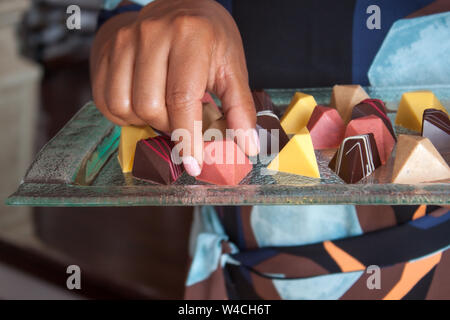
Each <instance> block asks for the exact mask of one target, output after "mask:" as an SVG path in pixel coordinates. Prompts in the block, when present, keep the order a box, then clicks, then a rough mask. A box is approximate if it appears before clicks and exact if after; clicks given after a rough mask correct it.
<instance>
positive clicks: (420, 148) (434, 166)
mask: <svg viewBox="0 0 450 320" xmlns="http://www.w3.org/2000/svg"><path fill="white" fill-rule="evenodd" d="M445 179H450V168H449V166H448V165H447V163H446V162H445V160H444V159H443V158H442V156H441V155H440V154H439V152H438V151H437V150H436V148H435V147H434V146H433V144H432V143H431V142H430V140H428V139H427V138H424V137H419V136H410V135H400V136H399V138H398V143H397V150H396V156H395V162H394V169H393V173H392V182H393V183H405V184H415V183H421V182H430V181H436V180H445Z"/></svg>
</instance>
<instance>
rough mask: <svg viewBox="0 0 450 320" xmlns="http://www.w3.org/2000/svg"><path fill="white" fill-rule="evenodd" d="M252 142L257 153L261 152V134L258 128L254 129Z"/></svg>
mask: <svg viewBox="0 0 450 320" xmlns="http://www.w3.org/2000/svg"><path fill="white" fill-rule="evenodd" d="M251 138H252V143H253V146H254V150H256V152H255V155H256V154H258V153H259V135H258V132H257V131H256V129H253V130H252V137H251Z"/></svg>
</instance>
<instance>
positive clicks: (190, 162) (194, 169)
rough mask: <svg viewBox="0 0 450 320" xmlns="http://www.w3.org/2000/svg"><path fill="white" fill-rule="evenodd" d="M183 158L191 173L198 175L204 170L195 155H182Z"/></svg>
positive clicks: (187, 169) (188, 171)
mask: <svg viewBox="0 0 450 320" xmlns="http://www.w3.org/2000/svg"><path fill="white" fill-rule="evenodd" d="M181 159H182V160H183V165H184V168H185V169H186V172H187V173H188V174H189V175H191V176H193V177H196V176H198V175H199V174H200V173H201V172H202V169H200V166H199V164H198V162H197V160H195V158H194V157H191V156H187V157H182V158H181Z"/></svg>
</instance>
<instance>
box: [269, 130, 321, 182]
mask: <svg viewBox="0 0 450 320" xmlns="http://www.w3.org/2000/svg"><path fill="white" fill-rule="evenodd" d="M267 169H269V170H274V171H280V172H286V173H292V174H297V175H301V176H306V177H312V178H320V173H319V167H318V165H317V160H316V155H315V153H314V148H313V144H312V141H311V137H310V135H309V132H308V129H306V128H303V129H302V130H300V131H299V132H298V133H297V134H296V135H295V136H293V137H292V139H291V140H289V142H288V143H287V144H286V146H285V147H284V148H283V149H282V150H281V151H280V153H279V154H278V155H277V156H276V157H275V159H273V160H272V162H271V163H270V164H269V166H268V167H267Z"/></svg>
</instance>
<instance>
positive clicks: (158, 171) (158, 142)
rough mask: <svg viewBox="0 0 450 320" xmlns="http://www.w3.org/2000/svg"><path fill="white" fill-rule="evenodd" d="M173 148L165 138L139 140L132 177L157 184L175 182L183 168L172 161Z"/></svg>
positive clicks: (172, 144) (167, 138)
mask: <svg viewBox="0 0 450 320" xmlns="http://www.w3.org/2000/svg"><path fill="white" fill-rule="evenodd" d="M173 147H174V143H173V141H171V140H170V138H169V137H167V136H157V137H154V138H150V139H145V140H140V141H139V142H138V143H137V145H136V153H135V156H134V164H133V171H132V174H133V176H134V177H135V178H138V179H143V180H148V181H151V182H156V183H159V184H171V183H173V182H175V181H176V180H177V179H178V177H179V176H180V175H181V174H182V173H183V171H184V168H183V166H182V165H178V164H175V163H174V162H173V161H172V157H171V152H172V149H173Z"/></svg>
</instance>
